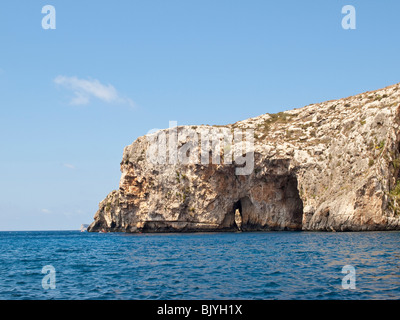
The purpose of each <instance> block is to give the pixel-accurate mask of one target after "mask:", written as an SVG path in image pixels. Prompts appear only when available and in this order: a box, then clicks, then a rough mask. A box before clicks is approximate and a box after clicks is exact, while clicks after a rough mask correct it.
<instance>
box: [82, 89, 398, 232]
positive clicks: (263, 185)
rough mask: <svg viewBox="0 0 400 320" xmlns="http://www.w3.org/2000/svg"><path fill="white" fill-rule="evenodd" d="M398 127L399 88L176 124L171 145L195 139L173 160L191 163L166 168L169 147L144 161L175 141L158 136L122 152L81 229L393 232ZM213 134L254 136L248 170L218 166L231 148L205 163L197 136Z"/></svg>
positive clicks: (240, 165)
mask: <svg viewBox="0 0 400 320" xmlns="http://www.w3.org/2000/svg"><path fill="white" fill-rule="evenodd" d="M399 128H400V85H399V84H397V85H394V86H390V87H387V88H384V89H381V90H378V91H374V92H366V93H363V94H359V95H356V96H353V97H349V98H345V99H340V100H335V101H328V102H323V103H319V104H313V105H309V106H306V107H303V108H300V109H295V110H291V111H286V112H280V113H278V114H265V115H262V116H259V117H256V118H251V119H247V120H244V121H240V122H237V123H235V124H230V125H227V126H224V127H216V126H214V127H212V126H183V127H177V128H174V129H173V130H172V131H174V130H175V131H174V134H176V135H177V137H178V138H177V142H178V145H180V146H181V145H184V146H185V145H187V144H190V143H192V144H191V147H190V148H186V149H185V148H183V151H182V150H181V151H178V159H181V160H182V159H183V160H185V159H186V160H187V159H192V160H193V159H195V161H186V162H185V161H180V162H179V161H178V162H173V161H172V162H171V161H170V160H171V158H173V157H176V154H174V151H173V150H172V149H168V147H166V148H165V149H166V150H167V152H166V153H163V152H162V151H163V150H161V149H158V160H160V159H161V160H164V161H158V163H157V161H156V162H154V161H150V160H149V159H150V158H151V157H150V158H149V155H151V154H154V152H153V151H154V150H153V151H152V148H153V147H154V142H157V143H158V145H159V146H160V145H162V143H165V144H166V143H167V142H168V143H170V141H172V136H171V130H170V129H165V130H161V131H159V132H157V133H153V134H149V135H146V136H143V137H140V138H138V139H137V140H136V141H135V142H134V143H133V144H132V145H130V146H128V147H126V148H125V149H124V153H123V159H122V162H121V172H122V176H121V180H120V186H119V190H117V191H113V192H111V193H110V194H109V195H108V196H107V197H106V198H105V199H104V200H103V201H102V202H101V203H100V205H99V210H98V211H97V213H96V215H95V217H94V222H93V223H92V224H91V225H90V226H89V228H88V231H99V230H102V229H105V230H107V231H122V232H173V231H188V232H189V231H190V232H191V231H237V230H238V229H241V230H243V231H251V230H324V231H364V230H399V229H400V206H399V205H400V172H399V170H400V131H399ZM210 129H213V130H214V131H215V130H221V134H222V135H225V134H226V133H227V132H228V133H229V132H236V131H235V130H246V129H251V130H254V146H253V147H252V149H251V152H252V156H253V158H252V161H253V167H251V168H250V169H251V170H250V171H249V172H248V173H247V174H238V169H239V170H240V168H243V162H241V163H240V162H239V161H237V162H236V161H233V162H232V163H230V161H226V162H225V163H224V162H223V161H222V160H223V158H224V151H225V157H226V152H227V151H228V153H229V150H228V149H230V148H231V147H233V146H232V145H230V144H225V145H224V148H225V149H224V148H221V149H219V148H218V146H217V147H215V146H209V149H207V150H206V151H207V152H208V151H210V158H211V160H212V157H214V155H215V150H218V152H217V154H218V155H220V156H221V158H220V161H219V163H217V162H218V161H214V162H213V161H210V164H202V163H204V162H201V161H200V155H202V153H201V152H202V150H203V149H202V147H200V144H197V142H196V141H197V140H196V139H197V135H198V137H202V138H203V139H204V136H202V133H203V132H204V131H205V130H210ZM224 129H225V130H228V131H224ZM188 132H189V133H190V134H188ZM174 137H175V136H174ZM180 137H184V138H183V139H181V138H180ZM200 140H201V139H200ZM193 141H194V142H196V143H193ZM213 148H214V149H213ZM213 150H214V155H211V151H213ZM164 151H165V150H164ZM203 151H204V150H203ZM246 152H247V151H246ZM166 156H167V158H165V157H166ZM185 156H186V158H185ZM168 157H169V158H168ZM179 157H180V158H179ZM196 157H197V158H196ZM207 157H208V154H207ZM227 159H228V158H226V159H225V160H227ZM249 159H250V158H247V162H249ZM235 212H238V213H239V215H240V216H238V215H237V214H236V215H235ZM239 221H240V226H239V225H238V224H239Z"/></svg>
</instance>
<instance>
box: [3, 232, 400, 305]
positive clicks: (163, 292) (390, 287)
mask: <svg viewBox="0 0 400 320" xmlns="http://www.w3.org/2000/svg"><path fill="white" fill-rule="evenodd" d="M0 248H1V252H0V299H400V232H365V233H320V232H260V233H192V234H184V233H182V234H122V233H108V234H98V233H81V232H78V231H44V232H0ZM46 265H51V266H53V267H54V268H55V271H56V273H55V274H56V288H55V289H54V290H52V289H48V290H45V289H43V287H42V279H43V277H44V274H42V273H41V271H42V268H43V267H44V266H46ZM345 265H352V266H354V267H355V270H356V289H354V290H350V289H347V290H346V289H343V288H342V278H343V277H344V276H345V275H344V274H342V273H341V271H342V268H343V266H345Z"/></svg>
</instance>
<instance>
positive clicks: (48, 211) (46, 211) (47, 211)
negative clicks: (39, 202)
mask: <svg viewBox="0 0 400 320" xmlns="http://www.w3.org/2000/svg"><path fill="white" fill-rule="evenodd" d="M41 211H42V212H43V213H51V211H50V210H49V209H42V210H41Z"/></svg>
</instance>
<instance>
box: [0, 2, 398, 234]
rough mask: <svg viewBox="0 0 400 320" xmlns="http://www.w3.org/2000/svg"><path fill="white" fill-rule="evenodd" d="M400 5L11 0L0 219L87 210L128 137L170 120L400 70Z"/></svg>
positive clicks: (210, 119)
mask: <svg viewBox="0 0 400 320" xmlns="http://www.w3.org/2000/svg"><path fill="white" fill-rule="evenodd" d="M45 5H52V6H53V7H54V8H55V10H56V29H43V27H42V19H43V18H44V17H45V16H46V12H45V13H44V14H43V13H42V8H43V6H45ZM345 5H352V6H354V8H355V9H356V29H347V30H346V29H343V27H342V19H343V17H345V15H346V14H342V8H343V6H345ZM399 12H400V2H399V1H397V0H392V1H391V0H385V1H378V0H362V1H357V0H346V1H340V0H329V1H320V0H303V1H297V0H290V1H287V0H283V1H268V0H246V1H244V0H141V1H134V0H116V1H106V0H101V1H99V0H97V1H94V0H85V1H78V0H69V1H58V0H46V1H37V0H2V1H1V3H0V45H1V48H0V136H1V140H0V141H1V144H0V146H1V148H0V231H14V230H76V229H79V227H80V225H81V224H84V223H85V224H89V223H91V222H92V221H93V216H94V214H95V212H96V211H97V209H98V203H99V202H100V201H101V200H103V199H104V198H105V197H106V195H107V194H108V193H109V192H110V191H112V190H115V189H118V183H119V179H120V175H121V173H120V165H119V163H120V161H121V159H122V152H123V148H124V147H125V146H127V145H129V144H131V143H132V142H133V141H134V140H135V139H136V138H138V137H139V136H142V135H144V134H146V133H147V132H148V131H150V130H151V129H154V128H167V127H168V126H169V121H177V122H178V125H200V124H210V125H212V124H228V123H234V122H236V121H239V120H243V119H247V118H250V117H255V116H258V115H261V114H264V113H276V112H280V111H284V110H289V109H293V108H299V107H303V106H305V105H308V104H311V103H317V102H322V101H326V100H331V99H337V98H343V97H348V96H351V95H354V94H357V93H361V92H365V91H369V90H375V89H379V88H383V87H385V86H388V85H392V84H395V83H398V82H400V59H399V52H400V41H398V34H399V30H400V19H398V15H399Z"/></svg>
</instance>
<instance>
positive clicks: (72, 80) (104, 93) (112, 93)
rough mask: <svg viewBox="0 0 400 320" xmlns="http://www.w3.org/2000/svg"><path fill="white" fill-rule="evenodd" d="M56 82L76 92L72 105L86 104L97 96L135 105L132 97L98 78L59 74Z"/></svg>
mask: <svg viewBox="0 0 400 320" xmlns="http://www.w3.org/2000/svg"><path fill="white" fill-rule="evenodd" d="M54 82H55V83H56V84H58V85H61V86H63V87H65V88H67V89H69V90H71V91H72V92H73V93H74V97H73V98H72V99H71V102H70V103H71V104H72V105H86V104H88V103H89V102H90V100H91V99H92V98H97V99H99V100H102V101H104V102H107V103H123V104H128V105H130V106H133V105H134V103H133V101H132V100H131V99H129V98H125V97H122V96H121V95H120V94H119V93H118V91H117V90H116V89H115V88H114V87H113V86H112V85H111V84H108V85H104V84H102V83H101V82H100V81H99V80H96V79H89V80H86V79H79V78H77V77H66V76H57V77H56V78H55V79H54Z"/></svg>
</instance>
